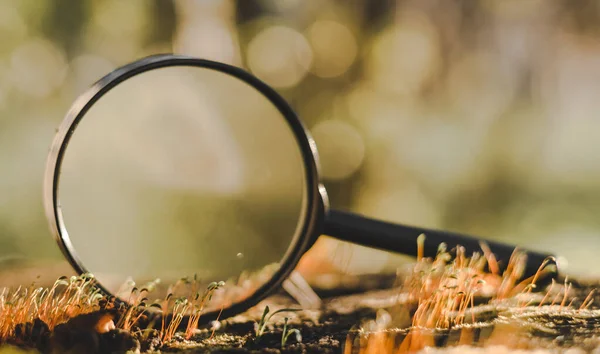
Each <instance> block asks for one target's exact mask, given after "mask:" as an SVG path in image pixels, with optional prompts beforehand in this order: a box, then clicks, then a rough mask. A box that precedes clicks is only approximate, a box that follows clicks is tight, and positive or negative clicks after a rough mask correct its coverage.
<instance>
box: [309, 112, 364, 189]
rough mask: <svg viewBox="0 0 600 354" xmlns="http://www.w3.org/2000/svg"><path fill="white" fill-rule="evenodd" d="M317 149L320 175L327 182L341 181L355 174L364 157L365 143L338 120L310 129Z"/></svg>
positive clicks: (349, 126) (321, 123) (346, 124)
mask: <svg viewBox="0 0 600 354" xmlns="http://www.w3.org/2000/svg"><path fill="white" fill-rule="evenodd" d="M311 134H312V136H313V138H314V139H315V141H316V143H317V146H318V147H319V160H320V161H321V167H322V169H321V172H322V173H321V174H322V176H323V177H324V178H326V179H329V180H341V179H345V178H348V177H350V176H351V175H352V174H353V173H355V172H356V171H357V170H358V169H359V168H360V166H361V165H362V162H363V160H364V157H365V143H364V140H363V137H362V136H361V135H360V133H359V132H358V131H357V130H356V129H355V128H354V127H352V126H351V125H350V124H348V123H345V122H343V121H340V120H325V121H322V122H320V123H318V124H317V125H316V126H314V128H313V129H311Z"/></svg>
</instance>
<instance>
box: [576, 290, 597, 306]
mask: <svg viewBox="0 0 600 354" xmlns="http://www.w3.org/2000/svg"><path fill="white" fill-rule="evenodd" d="M595 292H596V289H592V291H590V293H589V294H588V296H586V297H585V300H583V302H582V303H581V306H579V309H580V310H583V309H587V308H588V306H589V305H591V304H592V301H593V300H594V299H593V298H592V296H594V293H595ZM590 300H591V301H590ZM588 301H589V302H590V303H589V304H588V305H586V304H587V302H588Z"/></svg>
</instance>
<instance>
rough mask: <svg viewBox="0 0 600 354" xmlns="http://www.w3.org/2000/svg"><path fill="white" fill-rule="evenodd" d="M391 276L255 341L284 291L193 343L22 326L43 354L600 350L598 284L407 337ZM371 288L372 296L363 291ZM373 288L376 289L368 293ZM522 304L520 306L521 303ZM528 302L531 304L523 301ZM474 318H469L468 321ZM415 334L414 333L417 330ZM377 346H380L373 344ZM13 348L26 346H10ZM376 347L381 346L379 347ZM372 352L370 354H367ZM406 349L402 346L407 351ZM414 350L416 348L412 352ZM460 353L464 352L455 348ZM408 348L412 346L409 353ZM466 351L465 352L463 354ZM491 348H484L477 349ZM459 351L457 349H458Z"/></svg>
mask: <svg viewBox="0 0 600 354" xmlns="http://www.w3.org/2000/svg"><path fill="white" fill-rule="evenodd" d="M394 278H395V276H394V275H373V276H369V277H368V279H366V278H363V279H356V278H354V279H353V280H348V281H346V282H345V283H344V282H342V283H339V284H342V285H339V286H338V287H337V290H336V289H335V288H327V287H321V288H320V289H317V292H319V293H320V295H321V296H322V297H323V298H324V301H323V308H322V309H321V310H305V311H301V312H293V313H292V312H290V313H282V314H280V315H276V316H275V317H274V318H273V320H272V321H271V323H269V324H268V326H267V331H266V333H265V334H264V335H263V336H261V337H260V338H258V339H257V338H256V335H255V325H256V321H258V320H259V319H260V317H261V315H262V313H263V310H264V308H265V306H269V307H270V309H271V310H272V311H275V310H277V309H282V308H296V307H297V305H296V304H295V302H294V301H293V300H292V299H291V298H290V297H288V296H287V295H285V294H283V293H279V294H275V295H273V296H271V297H269V298H268V299H266V300H265V301H263V302H262V303H261V304H259V305H258V306H256V307H254V308H252V309H250V310H249V311H248V312H246V313H244V314H241V315H238V316H236V317H233V318H229V319H226V320H222V321H220V322H218V324H217V325H216V326H215V323H213V326H214V327H212V328H208V327H207V328H201V329H200V330H198V331H197V333H196V334H195V335H194V336H193V337H192V338H191V339H190V340H185V339H184V338H183V337H182V336H181V335H177V336H176V337H175V338H174V340H173V341H172V342H170V343H167V344H163V343H161V342H160V340H159V338H157V335H156V333H153V332H145V333H142V332H138V333H134V334H133V335H132V334H131V333H129V332H125V331H122V330H117V329H113V330H110V331H108V332H106V333H102V334H98V333H96V331H95V330H94V328H95V327H96V326H97V321H96V322H95V321H94V320H89V319H90V318H91V317H93V316H96V317H98V318H99V317H101V316H102V315H103V314H102V313H94V314H91V315H88V317H86V318H75V319H73V320H71V321H69V322H67V323H66V324H64V325H61V326H59V327H57V328H56V329H55V331H54V332H53V333H49V332H48V330H47V328H44V325H43V323H33V324H24V325H23V328H22V332H23V333H28V334H29V337H28V340H27V342H28V343H34V344H35V346H37V347H38V348H39V349H40V350H41V351H43V352H46V353H106V352H127V351H131V352H146V351H152V350H160V352H177V353H273V354H274V353H290V354H291V353H367V352H371V353H378V352H382V351H381V350H378V349H377V348H383V344H381V343H384V342H385V346H386V348H394V352H396V351H397V350H400V349H399V348H403V347H402V346H403V345H408V344H407V343H410V341H409V340H408V337H409V336H411V335H412V339H411V340H412V343H413V345H414V343H416V342H417V341H416V339H415V338H417V337H416V335H417V334H418V335H419V343H429V344H428V345H430V346H434V347H438V348H447V347H449V346H450V347H457V346H461V345H468V346H471V347H473V348H477V347H480V348H481V347H484V346H485V347H486V348H487V347H490V346H495V345H498V344H500V345H503V346H508V347H509V348H513V349H517V348H518V349H548V350H550V349H551V350H553V351H555V350H557V349H558V350H566V349H569V348H571V349H573V348H577V349H578V350H580V351H584V352H594V351H595V352H596V353H598V352H600V310H599V309H598V307H597V305H598V304H600V294H599V293H596V294H595V295H594V302H593V304H592V306H590V307H589V309H587V310H581V311H578V310H575V309H577V308H578V307H579V306H580V304H581V302H582V301H583V299H585V298H586V296H587V295H588V294H589V292H590V290H591V289H593V288H596V287H600V283H574V284H573V289H574V291H573V293H572V294H571V296H570V298H572V297H575V298H577V299H579V300H577V299H576V300H574V301H573V303H572V306H571V307H570V308H567V306H560V307H559V306H558V305H556V306H549V307H547V306H545V307H537V306H535V301H536V299H538V300H537V301H538V302H539V298H540V296H541V294H540V293H533V294H532V295H531V301H532V303H533V305H532V306H524V305H518V304H516V303H515V302H514V301H513V302H510V301H508V302H506V303H505V304H499V305H497V306H494V307H490V306H489V305H486V304H481V305H479V306H476V308H475V310H474V311H473V316H476V318H477V321H476V322H475V323H468V324H465V325H463V326H456V327H454V328H452V329H450V330H435V331H434V330H424V329H419V330H418V331H417V329H413V331H412V332H411V331H409V330H408V329H407V328H408V327H409V326H410V316H411V315H412V313H411V311H413V310H414V309H412V308H411V306H409V305H407V304H405V303H403V298H402V294H400V292H399V291H398V289H397V288H393V287H392V288H390V287H391V286H392V285H393V280H394ZM367 283H368V284H369V286H370V289H371V290H367V289H365V286H364V284H367ZM373 288H375V290H373ZM521 301H523V300H522V299H521ZM527 301H528V302H529V300H527ZM469 316H471V315H470V314H469V315H468V316H467V317H469ZM284 317H289V322H288V328H294V329H297V330H299V331H300V333H301V336H302V338H301V342H297V341H296V338H295V336H294V335H292V336H290V337H289V340H288V342H287V343H286V345H285V346H282V345H281V338H282V330H283V323H284ZM415 331H416V332H415ZM378 343H379V344H378ZM13 344H17V345H19V344H21V345H22V344H23V342H19V341H15V343H13ZM377 345H380V346H379V347H377ZM369 347H371V350H368V349H369ZM407 348H409V347H406V348H405V349H407ZM411 348H412V349H413V350H414V349H418V348H419V347H418V346H417V347H414V346H413V347H411ZM457 348H461V347H457ZM409 349H410V348H409ZM463 349H464V348H463ZM480 350H488V349H480ZM459 352H460V351H459Z"/></svg>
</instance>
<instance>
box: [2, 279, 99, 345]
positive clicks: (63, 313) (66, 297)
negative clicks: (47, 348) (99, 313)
mask: <svg viewBox="0 0 600 354" xmlns="http://www.w3.org/2000/svg"><path fill="white" fill-rule="evenodd" d="M94 282H95V280H94V277H93V276H92V275H91V274H83V275H81V276H78V277H76V276H73V277H71V278H66V277H62V278H59V279H58V280H57V281H56V282H55V283H54V285H53V286H52V287H51V288H36V287H35V286H34V285H32V286H30V287H27V288H24V287H18V288H17V289H15V290H11V289H8V288H4V289H2V290H1V291H0V342H5V341H6V340H7V339H8V338H11V337H12V336H13V335H14V334H15V333H14V332H15V328H16V326H17V325H18V324H20V323H27V322H32V321H33V320H34V319H40V320H42V321H44V322H45V323H46V324H47V325H48V327H49V328H50V330H52V329H53V328H54V327H55V326H56V325H58V324H60V323H63V322H66V321H67V320H68V319H70V318H73V317H75V316H77V315H80V314H85V313H89V312H93V311H96V310H98V309H99V308H100V300H102V299H103V296H102V294H100V293H99V290H97V288H95V287H94Z"/></svg>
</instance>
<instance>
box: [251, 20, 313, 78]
mask: <svg viewBox="0 0 600 354" xmlns="http://www.w3.org/2000/svg"><path fill="white" fill-rule="evenodd" d="M247 55H248V66H249V67H250V70H251V71H252V73H254V75H256V76H257V77H259V78H260V79H262V80H264V81H265V82H267V83H268V84H270V85H271V86H274V87H278V88H287V87H292V86H295V85H297V84H298V83H299V82H300V81H301V80H302V79H303V78H304V77H305V76H306V74H307V72H308V69H309V68H310V65H311V63H312V57H313V55H312V50H311V48H310V46H309V44H308V41H307V40H306V38H304V36H303V35H302V34H300V33H299V32H298V31H296V30H293V29H291V28H288V27H284V26H272V27H269V28H267V29H265V30H263V31H261V32H259V33H258V34H257V35H256V36H255V37H254V38H253V39H252V40H251V41H250V43H249V44H248V54H247Z"/></svg>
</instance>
